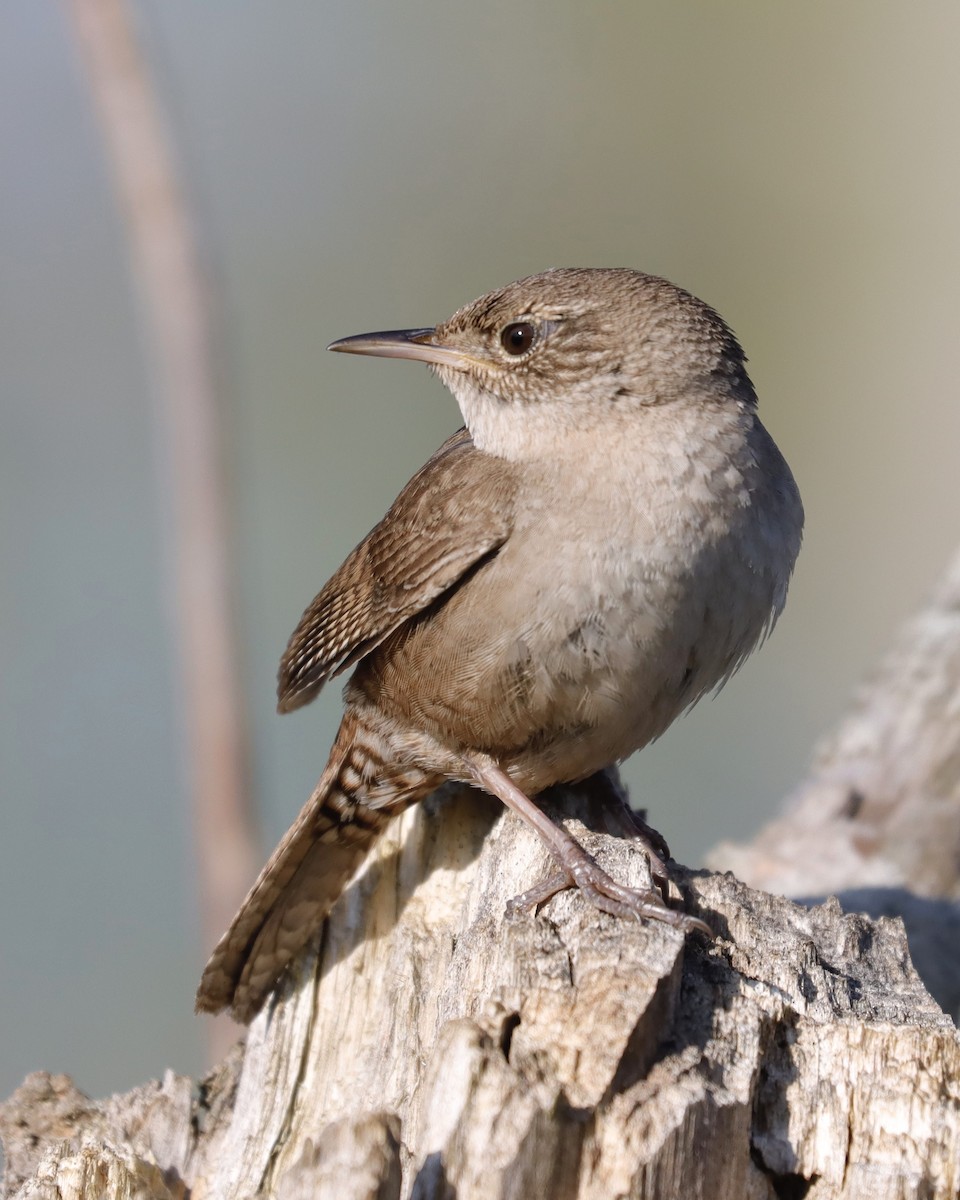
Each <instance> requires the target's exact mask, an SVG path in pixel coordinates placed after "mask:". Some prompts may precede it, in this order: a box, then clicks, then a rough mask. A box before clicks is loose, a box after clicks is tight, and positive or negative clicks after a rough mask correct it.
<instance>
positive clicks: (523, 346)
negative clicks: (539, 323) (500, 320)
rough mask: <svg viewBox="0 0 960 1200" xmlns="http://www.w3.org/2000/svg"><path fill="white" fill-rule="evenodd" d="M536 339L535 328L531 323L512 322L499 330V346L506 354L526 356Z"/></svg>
mask: <svg viewBox="0 0 960 1200" xmlns="http://www.w3.org/2000/svg"><path fill="white" fill-rule="evenodd" d="M536 337H537V327H536V325H534V324H533V322H532V321H514V322H513V324H511V325H505V326H504V327H503V329H501V330H500V345H501V346H502V347H503V348H504V350H506V352H507V353H508V354H513V355H514V356H516V355H520V354H526V352H527V351H528V350H529V349H530V347H531V346H532V345H533V343H534V342H535V341H536Z"/></svg>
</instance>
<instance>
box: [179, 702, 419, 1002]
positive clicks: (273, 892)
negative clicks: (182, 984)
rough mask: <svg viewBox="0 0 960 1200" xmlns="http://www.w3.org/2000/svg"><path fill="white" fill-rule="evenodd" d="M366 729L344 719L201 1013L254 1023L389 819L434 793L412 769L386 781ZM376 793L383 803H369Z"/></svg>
mask: <svg viewBox="0 0 960 1200" xmlns="http://www.w3.org/2000/svg"><path fill="white" fill-rule="evenodd" d="M364 733H365V731H364V730H363V729H362V728H359V727H358V724H357V722H356V720H355V719H354V718H352V717H351V716H350V715H348V716H347V717H346V718H345V719H344V722H343V724H342V725H341V727H340V732H339V734H338V736H337V739H336V741H335V743H334V746H333V750H332V751H331V754H330V761H329V762H328V763H327V767H326V770H325V771H324V773H323V775H322V777H321V779H320V782H319V783H318V784H317V786H316V788H315V789H314V792H313V795H312V796H311V797H310V799H309V800H308V801H307V803H306V804H305V805H304V806H303V809H302V810H301V812H300V815H299V816H298V817H297V820H296V821H295V822H294V824H293V825H292V826H291V828H290V829H289V830H288V831H287V833H286V834H285V835H284V838H283V840H282V841H281V842H280V844H279V845H278V846H277V848H276V850H275V851H274V852H273V854H272V855H271V856H270V860H269V862H268V863H267V865H266V866H265V867H264V868H263V870H262V871H261V872H260V875H259V877H258V879H257V881H256V883H255V884H254V885H253V887H252V888H251V889H250V891H249V893H248V894H247V897H246V899H245V900H244V901H243V904H242V905H241V906H240V910H239V912H238V913H237V915H236V917H234V919H233V923H232V924H231V926H230V928H229V929H228V930H227V932H226V933H225V934H224V935H223V937H222V938H221V939H220V941H219V943H218V944H217V947H216V949H215V950H214V952H213V954H212V955H211V956H210V961H209V962H208V963H207V965H206V967H205V969H204V972H203V976H202V978H201V980H200V986H199V988H198V989H197V998H196V1008H197V1011H198V1012H219V1011H220V1010H221V1009H224V1008H228V1007H229V1008H230V1009H231V1011H232V1013H233V1016H234V1017H235V1018H236V1019H237V1020H238V1021H242V1022H243V1023H247V1022H249V1021H250V1020H252V1018H253V1017H254V1016H255V1015H256V1013H257V1012H258V1010H259V1009H260V1007H261V1006H262V1004H263V1002H264V1000H265V999H266V997H267V995H268V994H269V992H270V991H271V990H272V988H273V987H274V985H275V984H276V982H277V980H278V979H279V977H280V976H281V975H282V974H283V972H284V970H285V969H286V968H287V967H288V966H289V965H290V963H291V962H293V960H294V959H295V958H296V957H297V955H298V954H299V953H300V952H301V951H302V950H303V948H304V947H305V946H306V945H307V944H308V943H309V942H310V940H311V938H313V937H315V936H316V935H317V931H318V930H319V928H320V925H321V923H322V921H323V918H324V917H326V915H327V913H328V912H329V911H330V909H331V908H332V907H333V905H334V903H335V902H336V901H337V899H338V898H339V896H340V894H341V893H342V891H343V889H344V888H345V887H346V885H347V883H348V881H349V879H350V877H351V875H353V873H354V871H355V870H356V869H357V867H358V866H359V865H360V863H361V862H362V860H363V858H364V857H365V856H366V854H367V852H368V850H369V849H370V847H371V846H372V845H373V843H374V842H375V841H376V839H377V838H378V837H379V835H380V834H381V833H382V832H383V830H384V829H385V828H386V826H387V825H388V824H389V822H390V820H391V819H392V818H393V817H394V816H395V815H396V814H397V813H398V812H400V811H402V810H403V809H404V808H406V807H407V805H408V804H410V803H412V802H413V801H414V800H417V799H419V798H420V797H421V796H422V795H424V794H425V793H426V791H429V790H430V787H429V785H425V784H426V781H425V780H424V778H423V777H422V776H419V778H417V779H416V780H415V779H413V778H412V777H411V774H409V773H408V774H406V775H405V776H404V778H403V780H402V784H401V786H398V787H397V788H395V789H388V788H385V787H384V783H383V779H382V765H381V763H380V762H378V761H377V758H376V757H374V756H373V754H372V753H371V752H372V750H373V745H372V742H373V739H370V738H368V737H366V738H365V737H364ZM417 774H418V773H417ZM418 784H419V786H417V785H418ZM371 785H372V786H371ZM371 790H372V791H374V792H376V793H378V794H377V795H376V800H375V806H373V805H371V804H370V803H367V802H365V801H368V800H369V798H370V796H369V792H370V791H371Z"/></svg>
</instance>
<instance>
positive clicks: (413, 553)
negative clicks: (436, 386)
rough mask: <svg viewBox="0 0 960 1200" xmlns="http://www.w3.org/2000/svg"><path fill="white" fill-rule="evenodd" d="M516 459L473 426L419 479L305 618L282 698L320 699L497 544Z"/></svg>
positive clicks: (296, 702) (287, 659) (285, 667)
mask: <svg viewBox="0 0 960 1200" xmlns="http://www.w3.org/2000/svg"><path fill="white" fill-rule="evenodd" d="M514 490H515V489H514V468H512V467H511V464H510V463H508V462H506V461H505V460H503V459H498V458H494V457H493V456H491V455H488V454H484V453H483V452H482V451H480V450H477V448H476V447H475V446H474V444H473V440H472V439H471V437H470V434H469V433H468V431H467V430H466V429H461V430H459V431H458V432H457V433H455V434H454V435H453V437H451V438H449V439H448V440H447V441H446V442H444V444H443V445H442V446H441V447H440V449H439V450H438V451H437V452H436V454H434V455H433V457H432V458H431V459H430V460H429V461H428V462H427V463H426V465H425V466H423V467H422V468H421V469H420V470H419V471H418V472H417V474H416V475H414V477H413V478H412V479H411V480H410V482H409V483H408V484H407V486H406V487H405V488H404V489H403V491H402V492H401V493H400V495H399V496H398V497H397V499H396V501H395V502H394V504H393V506H392V508H391V509H390V511H389V512H388V513H387V515H386V516H385V517H384V518H383V520H382V521H381V522H380V524H379V525H377V527H376V528H375V529H373V530H372V531H371V532H370V533H369V534H367V536H366V537H365V538H364V540H363V541H362V542H361V543H360V545H359V546H358V547H357V548H356V550H354V551H353V553H352V554H351V555H350V557H349V558H348V559H347V560H346V562H345V563H344V564H343V566H342V567H341V568H340V570H339V571H337V573H336V574H335V575H334V576H333V578H332V579H331V580H330V581H329V583H328V584H327V585H326V587H325V588H324V589H323V591H321V592H320V594H319V595H318V596H317V597H316V599H315V600H314V601H313V603H312V604H311V605H310V607H309V608H308V609H307V611H306V612H305V613H304V614H303V616H302V617H301V618H300V624H299V625H298V626H297V628H296V629H295V630H294V633H293V635H292V637H291V638H290V641H289V643H288V645H287V649H286V651H285V652H284V655H283V658H282V659H281V661H280V671H279V675H278V683H277V696H278V707H279V709H280V711H281V712H291V711H292V710H293V709H295V708H299V707H300V706H301V705H302V704H306V703H307V702H308V701H310V700H312V699H313V698H314V696H316V694H317V693H318V692H319V691H320V689H321V687H322V686H323V685H324V683H326V681H327V680H328V679H330V678H331V677H332V676H333V675H336V674H338V673H339V672H340V671H343V670H345V669H346V668H347V667H349V666H352V665H353V664H354V663H356V662H358V661H359V660H360V659H361V658H364V657H365V656H366V655H367V654H369V653H370V652H371V650H373V649H375V647H377V646H378V645H380V643H381V642H382V641H383V640H384V639H385V638H387V637H389V636H390V634H391V633H393V632H394V630H396V629H397V628H399V627H400V626H401V625H402V624H403V623H404V622H405V621H408V620H409V619H410V618H411V617H413V616H415V615H416V614H417V613H419V612H422V611H423V609H425V608H426V607H427V606H428V605H430V604H432V603H434V601H436V600H437V599H438V598H439V597H441V596H442V595H443V594H444V593H445V592H448V591H450V590H451V589H453V588H454V587H456V585H457V584H458V583H459V582H460V581H461V580H462V579H463V577H464V576H465V575H466V574H467V573H468V572H469V571H471V570H472V569H473V568H475V567H476V566H478V565H479V564H480V563H482V562H483V561H485V560H486V559H487V558H489V557H491V556H492V555H494V554H496V553H497V551H498V550H499V549H500V547H501V546H502V545H503V544H504V542H505V541H506V540H507V538H508V537H509V535H510V531H511V528H512V524H513V497H514Z"/></svg>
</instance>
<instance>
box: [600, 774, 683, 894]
mask: <svg viewBox="0 0 960 1200" xmlns="http://www.w3.org/2000/svg"><path fill="white" fill-rule="evenodd" d="M583 786H584V787H589V788H591V789H594V790H596V791H599V792H600V793H601V795H600V800H601V812H602V814H603V821H604V824H605V825H606V827H607V831H608V832H609V833H611V834H612V835H613V836H614V837H626V838H631V839H633V840H634V841H637V842H639V843H640V845H641V846H642V847H643V849H644V852H645V853H646V856H647V859H648V861H649V863H650V874H651V875H652V877H653V882H654V883H655V884H656V886H657V889H658V891H659V892H660V895H661V896H663V898H664V900H667V899H668V898H669V896H668V892H669V887H670V873H669V870H668V869H667V860H668V859H669V858H670V847H669V846H668V845H667V843H666V840H665V839H664V838H663V836H662V835H661V834H660V833H659V832H658V831H657V830H656V829H654V828H653V826H652V825H648V824H647V822H646V821H645V820H644V816H645V815H646V814H641V813H639V812H637V811H636V809H634V808H631V807H630V801H629V800H628V799H627V793H626V791H625V790H624V787H623V785H622V784H621V783H620V779H619V776H618V775H617V773H616V772H615V771H612V772H611V771H609V770H605V771H598V772H597V773H596V774H595V775H591V776H590V778H589V779H587V780H585V781H584V784H583Z"/></svg>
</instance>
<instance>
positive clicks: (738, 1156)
mask: <svg viewBox="0 0 960 1200" xmlns="http://www.w3.org/2000/svg"><path fill="white" fill-rule="evenodd" d="M596 804H597V801H596V799H595V798H593V797H590V796H589V795H587V794H585V793H583V792H571V793H567V794H566V795H565V797H564V798H563V801H562V807H563V808H564V809H565V810H566V811H567V812H571V811H572V812H575V813H576V815H577V817H579V818H582V819H583V820H584V821H585V822H586V826H588V827H590V828H589V829H588V828H587V827H585V826H584V825H581V824H580V823H579V822H578V820H577V819H576V817H572V818H571V819H570V821H569V824H570V827H571V828H572V831H573V832H574V834H575V835H576V836H579V837H580V838H581V839H582V840H583V841H584V842H585V844H586V845H587V846H588V848H591V849H593V850H594V851H595V852H596V853H597V854H598V857H599V858H600V861H601V862H602V863H603V865H604V866H605V867H606V868H607V869H608V870H609V871H610V872H611V873H612V874H613V875H614V876H615V877H616V878H618V879H623V880H625V881H627V882H630V883H634V884H636V885H643V884H645V883H646V882H647V873H646V865H645V860H644V858H643V856H642V855H641V854H640V853H639V851H638V850H637V848H636V846H635V845H633V844H631V843H630V842H628V841H624V840H621V839H616V838H611V837H609V836H606V835H603V834H598V833H595V832H592V829H594V828H597V827H599V825H600V824H602V822H601V821H600V820H599V816H598V813H597V812H596V811H595V809H596ZM548 867H549V864H548V863H547V861H546V859H545V856H544V853H543V851H542V849H541V847H540V844H539V842H538V841H537V839H536V838H535V837H534V836H533V835H532V834H530V833H528V831H527V830H526V829H525V828H523V827H521V825H520V822H519V821H517V820H516V819H515V818H513V817H510V816H508V815H506V814H499V813H498V812H497V809H496V807H495V806H494V804H493V802H491V801H490V800H488V799H487V798H485V797H483V796H480V795H478V794H477V793H471V792H468V791H467V790H466V789H450V790H448V791H447V792H446V793H438V795H437V796H435V797H433V798H431V799H430V800H429V801H427V802H426V803H425V804H423V805H421V806H419V807H418V808H417V809H415V810H413V811H412V812H410V813H408V814H406V815H405V816H404V817H403V818H401V819H400V820H399V821H398V822H397V823H396V824H395V825H394V826H393V827H392V828H391V830H390V832H389V834H388V836H387V837H385V838H384V840H383V841H382V843H381V845H380V847H379V849H378V852H377V853H376V855H375V856H374V857H372V858H371V860H370V861H369V862H368V863H367V865H366V868H365V870H363V871H362V872H361V874H360V875H359V876H358V877H357V879H356V880H355V881H354V882H353V884H352V885H351V887H350V888H349V890H348V893H347V895H346V896H345V897H344V898H343V900H342V901H341V903H340V904H339V905H338V906H337V908H336V909H335V910H334V913H333V914H332V916H331V919H330V921H329V922H328V924H327V927H326V929H325V931H324V933H323V936H322V939H318V947H317V952H316V953H313V954H311V955H310V956H308V957H307V958H305V959H304V960H303V961H302V962H301V963H300V965H299V968H298V971H297V973H296V975H295V977H293V978H291V979H290V980H289V982H288V984H287V986H286V987H285V988H284V989H283V993H282V995H281V996H280V997H278V998H277V999H276V1000H275V1001H274V1002H273V1003H271V1005H270V1006H269V1008H268V1009H267V1010H266V1011H264V1012H263V1013H261V1014H260V1016H259V1017H258V1018H257V1019H256V1021H255V1022H254V1023H253V1025H252V1026H251V1029H250V1031H249V1035H248V1038H247V1041H246V1045H245V1048H244V1049H243V1050H242V1051H237V1052H236V1054H235V1055H234V1056H232V1057H231V1058H230V1059H228V1060H227V1062H226V1063H225V1064H224V1065H223V1066H222V1067H221V1068H220V1069H219V1070H218V1071H217V1072H215V1073H214V1074H213V1075H212V1076H211V1077H209V1078H208V1079H206V1080H204V1081H203V1082H202V1083H201V1084H200V1086H199V1092H195V1091H194V1090H193V1089H192V1087H191V1083H190V1081H189V1080H187V1079H182V1078H177V1077H175V1076H172V1075H169V1076H167V1077H166V1078H165V1079H164V1080H163V1081H162V1082H160V1083H156V1084H151V1085H147V1086H146V1087H144V1088H139V1089H136V1090H135V1091H134V1092H132V1093H130V1094H128V1095H126V1096H120V1097H113V1098H111V1099H110V1100H107V1101H104V1102H101V1103H92V1102H90V1101H88V1100H86V1099H85V1098H84V1097H82V1096H80V1095H79V1093H77V1092H76V1091H75V1090H74V1089H73V1088H72V1086H71V1085H70V1084H69V1081H67V1080H65V1079H64V1078H63V1077H60V1078H59V1079H58V1078H53V1077H50V1076H46V1075H38V1076H32V1077H30V1079H28V1081H27V1082H26V1083H25V1084H24V1086H23V1087H22V1088H21V1089H20V1091H19V1092H18V1093H17V1094H16V1095H15V1096H14V1097H13V1098H12V1099H11V1100H10V1101H9V1102H8V1103H7V1105H6V1106H5V1109H4V1112H3V1117H2V1132H3V1137H4V1142H5V1145H6V1148H7V1156H8V1165H7V1177H8V1178H7V1193H8V1194H10V1195H14V1194H15V1195H17V1196H18V1197H21V1198H26V1197H30V1198H31V1200H32V1198H34V1197H43V1198H44V1200H46V1197H64V1196H77V1197H92V1196H103V1195H111V1196H112V1195H117V1196H122V1195H129V1196H138V1197H156V1198H158V1200H159V1198H161V1197H162V1198H163V1200H167V1198H168V1197H179V1196H187V1195H189V1196H190V1197H192V1198H193V1200H201V1198H206V1197H216V1198H217V1200H233V1198H240V1197H252V1196H260V1195H264V1196H277V1197H282V1198H284V1200H286V1198H291V1200H292V1198H299V1197H307V1196H310V1197H328V1196H329V1197H331V1198H336V1200H353V1198H354V1197H356V1198H358V1200H359V1198H360V1197H363V1198H365V1200H367V1198H369V1200H373V1198H377V1200H386V1198H387V1197H391V1198H392V1197H400V1196H403V1197H411V1196H412V1197H416V1198H417V1200H427V1198H431V1200H434V1198H436V1200H440V1198H443V1200H451V1198H453V1197H456V1198H457V1200H480V1198H484V1200H485V1198H487V1197H491V1198H492V1197H497V1198H503V1200H506V1198H510V1200H520V1198H527V1197H544V1198H554V1197H555V1198H556V1200H574V1198H577V1200H581V1198H582V1200H587V1198H590V1200H594V1198H596V1200H611V1198H612V1197H621V1196H622V1197H636V1198H638V1200H639V1198H640V1197H650V1198H653V1197H657V1198H667V1197H669V1198H670V1200H675V1198H678V1197H679V1198H683V1200H695V1198H697V1197H710V1198H711V1200H727V1198H731V1200H732V1198H736V1200H742V1198H749V1200H775V1198H780V1200H785V1198H794V1197H804V1196H806V1197H809V1198H810V1200H820V1198H825V1197H845V1198H846V1197H849V1198H854V1197H863V1198H867V1197H869V1198H870V1200H885V1198H887V1197H890V1198H891V1200H892V1198H893V1197H897V1198H905V1197H913V1196H917V1197H929V1198H934V1197H936V1198H938V1200H939V1198H943V1200H948V1198H949V1200H953V1198H955V1197H956V1196H957V1194H958V1191H960V1039H958V1035H957V1031H956V1029H955V1027H954V1025H953V1023H952V1021H951V1020H950V1019H949V1018H948V1017H947V1016H945V1015H944V1014H943V1013H942V1011H941V1010H940V1009H939V1007H938V1006H937V1005H936V1003H935V1002H934V1001H933V1000H932V999H931V997H930V996H929V995H928V993H927V992H926V990H925V989H924V987H923V985H922V983H921V982H920V979H919V978H918V976H917V974H916V973H915V971H914V969H913V966H912V965H911V961H910V956H909V953H908V950H907V945H906V940H905V936H904V932H903V927H902V925H901V923H900V922H899V921H898V920H889V919H880V920H877V921H872V920H868V919H866V918H864V917H860V916H855V915H854V916H845V915H844V914H843V913H842V912H841V910H840V907H839V905H838V904H837V903H836V902H835V901H828V902H827V903H826V904H824V905H822V906H820V907H817V908H813V909H807V908H803V907H800V906H798V905H795V904H792V903H791V902H789V901H787V900H784V899H782V898H778V897H775V896H771V895H768V894H766V893H761V892H756V891H752V890H751V889H749V888H748V887H746V886H745V885H743V884H741V883H739V882H738V881H737V880H735V879H734V878H733V877H732V876H729V875H720V874H709V873H700V874H692V875H686V876H683V877H682V882H683V886H684V890H685V891H686V892H687V895H688V903H689V904H690V906H691V908H692V910H694V911H696V913H697V914H698V915H700V916H702V917H703V918H704V919H705V920H707V921H708V922H709V923H710V924H711V925H712V927H713V928H714V929H715V930H716V932H717V934H718V938H717V940H716V942H714V943H712V944H710V943H706V942H705V941H704V940H702V939H699V938H691V939H688V940H687V941H686V943H685V942H684V939H683V938H682V937H681V936H680V935H679V934H678V933H677V932H676V931H674V930H673V929H670V928H668V927H665V926H662V925H657V924H653V923H646V924H639V923H637V924H633V923H626V922H623V921H618V920H616V919H614V918H612V917H607V916H606V915H604V914H600V913H597V912H595V911H593V910H592V909H588V908H587V907H586V906H585V904H584V903H583V901H582V900H581V898H580V897H579V896H577V895H575V894H573V893H567V894H565V895H562V896H559V897H557V898H555V899H554V900H552V901H550V903H549V904H548V905H546V906H545V908H544V909H543V910H542V911H541V913H540V914H539V915H538V916H536V917H531V916H521V917H516V918H506V917H505V916H504V908H505V905H506V902H507V900H508V899H510V898H511V897H512V896H513V895H515V894H516V893H518V892H520V891H522V890H523V889H524V888H525V887H528V886H529V885H530V883H531V881H534V880H536V879H537V878H539V877H540V875H541V873H543V872H545V871H546V870H547V869H548ZM18 1189H19V1190H18Z"/></svg>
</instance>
